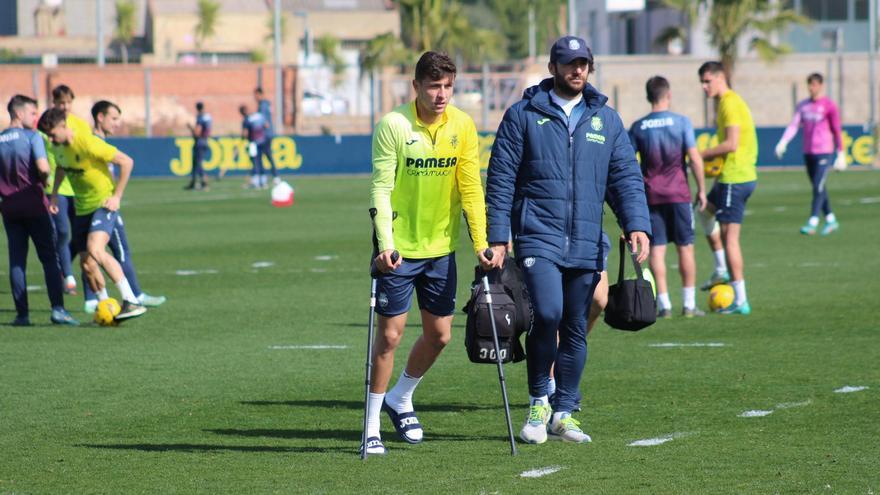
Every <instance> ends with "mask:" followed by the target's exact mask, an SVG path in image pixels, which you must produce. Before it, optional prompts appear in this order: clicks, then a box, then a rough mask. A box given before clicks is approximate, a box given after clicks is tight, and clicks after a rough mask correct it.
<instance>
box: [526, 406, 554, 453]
mask: <svg viewBox="0 0 880 495" xmlns="http://www.w3.org/2000/svg"><path fill="white" fill-rule="evenodd" d="M552 414H553V410H552V409H551V408H550V404H544V402H543V401H541V400H540V399H535V400H534V402H532V405H531V406H529V416H528V418H526V424H524V425H523V427H522V429H521V430H520V431H519V437H520V438H522V440H523V441H524V442H526V443H534V444H539V443H544V442H546V441H547V423H548V422H549V421H550V416H551V415H552Z"/></svg>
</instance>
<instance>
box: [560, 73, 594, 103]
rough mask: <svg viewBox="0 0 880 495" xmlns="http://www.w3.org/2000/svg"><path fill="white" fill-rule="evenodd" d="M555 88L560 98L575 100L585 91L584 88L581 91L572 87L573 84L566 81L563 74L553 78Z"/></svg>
mask: <svg viewBox="0 0 880 495" xmlns="http://www.w3.org/2000/svg"><path fill="white" fill-rule="evenodd" d="M586 85H587V83H586V81H584V87H586ZM553 88H554V89H555V90H556V93H557V94H559V96H562V97H567V98H575V97H576V96H577V95H579V94H580V93H581V92H582V91H583V87H582V88H581V89H577V88H573V87H571V84H569V82H568V81H567V80H566V79H565V76H563V75H561V74H557V75H555V76H553Z"/></svg>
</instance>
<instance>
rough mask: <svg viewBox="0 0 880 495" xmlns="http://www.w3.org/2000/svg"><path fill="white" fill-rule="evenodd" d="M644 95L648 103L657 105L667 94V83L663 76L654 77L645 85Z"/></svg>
mask: <svg viewBox="0 0 880 495" xmlns="http://www.w3.org/2000/svg"><path fill="white" fill-rule="evenodd" d="M645 93H647V97H648V101H649V102H651V103H657V102H658V101H660V99H661V98H663V97H664V96H666V94H667V93H669V81H667V80H666V78H665V77H663V76H654V77H652V78H651V79H648V82H647V83H645Z"/></svg>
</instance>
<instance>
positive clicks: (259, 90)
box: [254, 86, 263, 94]
mask: <svg viewBox="0 0 880 495" xmlns="http://www.w3.org/2000/svg"><path fill="white" fill-rule="evenodd" d="M254 93H260V94H263V87H262V86H257V87H256V89H254Z"/></svg>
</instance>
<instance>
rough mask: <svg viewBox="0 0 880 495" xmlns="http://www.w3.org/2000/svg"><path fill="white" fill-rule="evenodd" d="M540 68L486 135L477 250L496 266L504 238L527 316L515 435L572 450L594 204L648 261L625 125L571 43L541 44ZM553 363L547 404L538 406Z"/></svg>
mask: <svg viewBox="0 0 880 495" xmlns="http://www.w3.org/2000/svg"><path fill="white" fill-rule="evenodd" d="M548 68H549V70H550V73H551V74H552V75H553V77H552V78H549V79H545V80H544V81H542V82H541V84H539V85H538V86H534V87H531V88H529V89H528V90H526V92H525V95H524V96H523V100H522V101H520V102H518V103H516V104H515V105H514V106H513V107H511V108H510V109H508V110H507V112H506V113H505V115H504V119H503V120H502V122H501V125H500V126H499V128H498V133H497V134H496V138H495V144H494V146H493V148H492V157H491V159H490V161H489V178H488V182H487V184H486V205H487V208H488V221H489V242H490V244H492V246H493V247H492V249H493V251H495V256H494V257H493V259H495V260H499V261H500V260H503V259H504V254H505V249H506V248H505V245H506V244H507V241H508V239H509V238H510V236H511V234H512V236H513V243H514V250H515V251H516V256H517V261H518V263H520V264H521V266H522V270H523V276H524V279H525V282H526V285H527V286H528V289H529V294H530V297H531V299H532V307H533V308H534V312H535V321H534V326H533V328H532V330H531V331H530V332H529V334H528V336H527V337H526V349H527V355H528V358H527V368H528V376H529V395H530V399H531V400H530V408H529V416H528V419H527V420H526V424H525V425H524V426H523V429H522V430H521V431H520V437H521V438H522V439H523V440H525V441H526V442H528V443H543V442H544V441H546V440H547V438H548V433H549V436H551V437H556V438H559V439H562V440H565V441H570V442H578V443H583V442H588V441H590V437H589V435H587V434H586V433H584V432H583V431H582V430H581V429H580V428H579V427H578V422H577V421H576V420H574V418H572V417H571V411H572V410H573V409H574V406H575V402H576V400H577V393H578V388H579V385H580V379H581V373H582V372H583V367H584V363H585V361H586V354H587V343H586V326H587V314H588V312H589V307H590V300H591V298H592V294H593V291H594V288H595V285H596V283H597V281H598V279H599V272H598V270H599V269H600V268H601V263H602V259H603V257H604V253H603V252H602V251H603V249H602V248H601V244H602V215H603V203H604V201H605V200H606V197H607V198H608V202H609V204H610V205H611V207H612V209H613V210H614V212H615V214H616V216H617V218H618V221H619V223H620V225H621V227H622V228H623V230H624V232H625V234H626V236H627V238H628V239H629V242H630V243H631V245H632V248H633V250H634V251H636V250H638V251H639V258H640V259H641V261H644V260H645V259H646V258H647V256H648V243H649V240H648V234H649V233H650V232H651V223H650V220H649V216H648V206H647V203H646V201H645V189H644V182H643V181H642V175H641V172H640V170H639V165H638V163H637V162H636V159H635V153H634V152H633V149H632V146H631V145H630V142H629V137H628V136H627V133H626V129H624V127H623V124H622V123H621V120H620V117H619V116H618V115H617V112H615V111H614V110H612V109H611V108H609V107H607V106H606V105H605V103H606V101H607V100H608V98H607V97H605V96H603V95H602V94H600V93H599V92H598V91H596V89H595V88H593V87H592V86H591V85H589V84H587V77H588V75H589V73H590V72H592V69H593V55H592V52H591V51H590V49H589V48H588V47H587V46H586V43H585V42H584V41H583V40H582V39H580V38H576V37H572V36H566V37H564V38H561V39H560V40H558V41H557V42H556V43H555V44H554V45H553V48H552V49H551V52H550V64H549V66H548ZM557 329H558V331H559V339H560V340H559V345H558V352H557V344H556V332H557ZM554 360H555V362H556V369H555V372H556V395H555V399H554V400H555V404H549V403H548V397H547V383H548V378H549V372H550V367H551V365H552V364H553V362H554ZM551 407H552V410H551ZM551 416H552V421H551ZM548 422H549V424H548ZM548 429H549V430H550V431H549V432H548V431H547V430H548Z"/></svg>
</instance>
